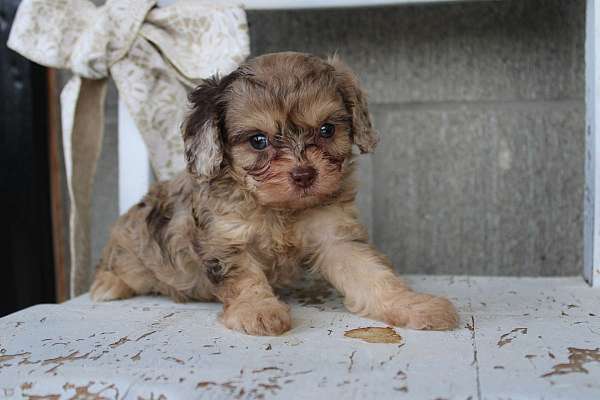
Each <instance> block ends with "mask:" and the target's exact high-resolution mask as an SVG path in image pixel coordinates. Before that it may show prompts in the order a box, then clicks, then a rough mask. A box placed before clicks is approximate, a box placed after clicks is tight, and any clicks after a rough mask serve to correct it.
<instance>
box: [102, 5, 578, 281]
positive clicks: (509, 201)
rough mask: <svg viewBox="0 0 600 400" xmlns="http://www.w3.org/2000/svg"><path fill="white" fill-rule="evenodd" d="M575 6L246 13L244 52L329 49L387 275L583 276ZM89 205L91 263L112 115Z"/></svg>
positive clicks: (112, 173)
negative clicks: (362, 98) (350, 109)
mask: <svg viewBox="0 0 600 400" xmlns="http://www.w3.org/2000/svg"><path fill="white" fill-rule="evenodd" d="M584 6H585V2H584V1H583V0H576V1H560V0H535V1H533V0H514V1H502V2H481V3H478V2H467V3H451V4H434V5H419V6H401V7H386V8H370V9H351V10H321V11H277V12H274V11H266V12H256V11H253V12H249V15H248V19H249V24H250V32H251V44H252V49H253V54H255V55H256V54H262V53H265V52H273V51H283V50H295V51H307V52H311V53H315V54H318V55H327V54H331V53H332V52H334V51H337V52H338V53H339V54H340V55H341V56H342V58H344V59H345V60H346V62H347V63H348V64H349V65H350V66H351V67H352V68H353V69H354V70H355V71H356V72H357V73H358V75H359V76H360V77H361V79H362V81H363V82H364V85H365V87H366V88H367V90H368V92H369V96H370V99H371V108H372V111H373V114H374V116H375V122H376V126H377V128H378V129H379V131H380V132H381V134H382V139H383V141H382V145H381V146H380V147H379V148H378V150H377V152H376V154H375V155H374V156H373V157H372V158H371V159H369V158H362V159H361V169H360V170H361V174H360V177H361V180H362V182H363V184H362V186H361V190H362V191H361V193H360V197H359V205H360V207H361V209H362V212H363V220H364V221H365V222H367V224H368V225H369V227H370V230H371V232H372V238H373V241H374V242H375V243H376V244H377V245H378V246H380V247H381V248H382V249H383V250H385V252H386V253H387V254H388V255H389V256H390V257H391V258H392V260H393V261H394V262H395V264H396V265H397V267H398V268H399V270H401V271H403V272H417V273H453V274H461V273H470V274H486V275H487V274H489V275H570V274H579V273H580V271H581V262H582V260H581V253H582V229H583V225H582V204H583V198H582V196H583V193H582V188H583V155H584V151H583V142H584V135H583V134H584V130H583V118H584V101H583V96H584V59H583V45H584V12H585V10H584V8H585V7H584ZM110 98H112V99H113V100H112V101H113V106H111V107H109V109H108V113H109V117H108V118H107V119H108V122H107V127H108V131H107V132H106V137H105V140H104V145H105V147H104V150H103V154H102V158H101V161H100V165H99V169H98V176H97V178H96V188H95V191H94V193H95V195H94V204H95V210H94V223H95V229H94V234H93V254H94V259H95V260H97V259H98V257H99V254H100V250H101V248H102V245H103V244H104V242H105V241H106V238H107V232H108V226H109V224H110V223H112V222H113V221H114V220H115V218H116V213H117V165H116V164H117V161H116V156H117V150H116V124H115V123H114V121H115V120H114V119H113V118H114V117H111V116H110V115H113V116H116V106H114V96H109V99H110Z"/></svg>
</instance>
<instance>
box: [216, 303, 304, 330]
mask: <svg viewBox="0 0 600 400" xmlns="http://www.w3.org/2000/svg"><path fill="white" fill-rule="evenodd" d="M221 322H222V323H223V325H225V326H226V327H228V328H229V329H234V330H236V331H241V332H245V333H247V334H249V335H256V336H276V335H281V334H282V333H284V332H287V331H289V330H290V328H291V326H292V318H291V317H290V307H289V306H288V305H286V304H284V303H282V302H280V301H279V300H277V299H276V298H268V299H262V300H259V301H251V302H240V303H237V304H232V305H230V306H229V307H228V308H227V310H226V311H224V312H223V315H221Z"/></svg>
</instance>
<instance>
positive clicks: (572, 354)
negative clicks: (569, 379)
mask: <svg viewBox="0 0 600 400" xmlns="http://www.w3.org/2000/svg"><path fill="white" fill-rule="evenodd" d="M567 350H569V362H567V363H561V364H556V365H555V366H554V367H552V371H550V372H547V373H545V374H544V375H542V378H547V377H549V376H553V375H567V374H573V373H583V374H587V373H588V372H589V371H588V370H587V368H585V367H584V366H583V365H584V364H587V363H591V362H600V348H596V349H578V348H575V347H569V348H568V349H567Z"/></svg>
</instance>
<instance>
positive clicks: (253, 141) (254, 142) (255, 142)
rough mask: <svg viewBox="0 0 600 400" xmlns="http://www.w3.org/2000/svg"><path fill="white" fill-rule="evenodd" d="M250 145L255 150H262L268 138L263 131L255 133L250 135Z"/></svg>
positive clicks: (267, 142)
mask: <svg viewBox="0 0 600 400" xmlns="http://www.w3.org/2000/svg"><path fill="white" fill-rule="evenodd" d="M249 141H250V146H252V147H253V148H255V149H256V150H264V149H265V148H266V147H267V146H268V145H269V139H267V136H266V135H265V134H264V133H257V134H256V135H254V136H252V137H250V140H249Z"/></svg>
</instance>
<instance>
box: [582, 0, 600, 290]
mask: <svg viewBox="0 0 600 400" xmlns="http://www.w3.org/2000/svg"><path fill="white" fill-rule="evenodd" d="M599 28H600V7H598V4H597V2H596V0H588V1H587V9H586V41H585V75H586V91H585V99H586V117H585V119H586V124H585V125H586V135H585V140H586V144H585V147H586V151H585V191H584V258H583V268H584V271H583V273H584V276H585V278H586V280H587V281H588V283H590V284H591V285H592V286H594V287H600V210H599V207H598V205H597V200H598V199H600V163H598V159H600V158H599V157H600V147H599V146H598V135H600V131H599V127H600V124H599V123H600V111H599V110H598V107H599V106H600V104H599V103H598V101H597V96H598V94H600V76H599V75H598V71H597V66H598V64H599V62H600V60H599V57H600V29H599Z"/></svg>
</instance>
